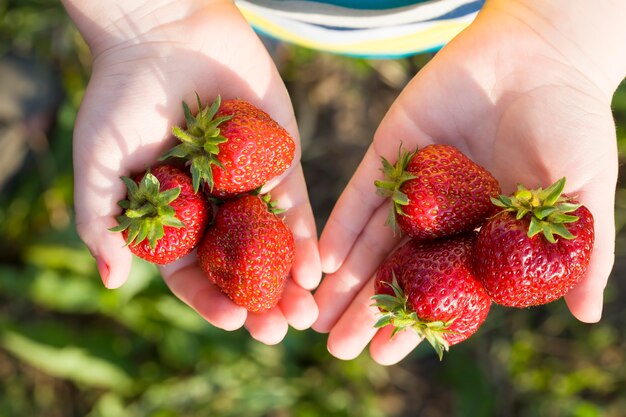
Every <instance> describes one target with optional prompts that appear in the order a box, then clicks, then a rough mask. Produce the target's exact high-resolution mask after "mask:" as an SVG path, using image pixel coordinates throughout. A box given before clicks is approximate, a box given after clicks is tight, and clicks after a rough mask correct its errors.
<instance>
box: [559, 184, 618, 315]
mask: <svg viewBox="0 0 626 417" xmlns="http://www.w3.org/2000/svg"><path fill="white" fill-rule="evenodd" d="M611 177H612V176H607V177H605V176H603V178H604V180H602V181H597V182H596V183H595V184H593V185H591V186H589V187H588V189H589V191H585V192H583V193H581V194H580V196H579V197H580V200H581V202H583V204H585V205H586V206H587V208H588V209H589V210H590V211H591V213H592V214H593V217H594V229H595V239H594V245H593V250H592V253H591V261H590V263H589V267H588V269H587V272H586V273H585V276H584V277H583V279H582V280H581V282H579V283H578V285H576V287H574V288H573V289H572V290H571V291H569V293H568V294H566V296H565V301H566V302H567V306H568V307H569V309H570V311H571V312H572V314H573V315H574V317H576V318H577V319H578V320H580V321H582V322H585V323H595V322H597V321H599V320H600V318H601V316H602V306H603V297H604V289H605V287H606V283H607V280H608V278H609V275H610V274H611V270H612V268H613V263H614V261H615V223H614V221H613V218H614V208H613V207H614V196H615V188H614V184H615V182H612V181H610V180H609V179H610V178H611Z"/></svg>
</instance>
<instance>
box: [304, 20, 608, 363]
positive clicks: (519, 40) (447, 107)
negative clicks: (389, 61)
mask: <svg viewBox="0 0 626 417" xmlns="http://www.w3.org/2000/svg"><path fill="white" fill-rule="evenodd" d="M498 25H503V26H502V27H498ZM494 33H495V34H500V33H504V34H506V36H494V35H493V34H494ZM610 100H611V93H605V92H604V91H603V90H602V89H601V88H600V87H599V86H598V85H597V84H596V83H594V82H593V81H592V80H591V79H590V78H589V77H587V76H585V75H584V72H583V71H580V69H579V68H576V66H574V65H573V64H572V62H571V61H570V60H568V58H567V57H565V56H563V55H561V54H560V53H559V52H558V51H557V50H556V49H553V48H552V47H551V46H550V45H548V44H547V43H546V42H545V41H544V40H543V39H542V38H541V37H539V36H538V35H537V34H536V33H534V32H533V31H531V30H529V28H528V27H526V26H525V25H524V24H522V23H521V22H519V21H507V19H503V18H502V17H501V16H499V17H498V19H492V18H491V16H489V15H482V16H479V18H478V19H477V21H475V22H474V24H472V26H471V27H470V28H468V29H467V30H466V31H465V32H463V33H462V34H460V35H459V36H458V37H457V38H455V40H453V41H452V42H451V43H450V44H449V45H447V46H446V47H445V48H444V49H443V50H442V51H441V52H440V53H439V54H437V55H436V56H435V57H434V58H433V60H432V61H431V62H430V63H429V64H428V65H427V66H426V67H425V68H424V69H423V70H422V71H420V73H418V74H417V75H416V76H415V77H414V79H413V80H412V81H411V82H410V83H409V85H407V86H406V88H405V89H404V91H403V92H402V94H401V95H400V96H399V97H398V99H397V100H396V102H395V103H394V104H393V106H392V107H391V109H390V110H389V112H388V113H387V115H386V116H385V118H384V120H383V121H382V123H381V125H380V127H379V129H378V130H377V132H376V134H375V136H374V140H373V142H372V145H371V146H370V148H369V149H368V151H367V153H366V155H365V157H364V159H363V161H362V163H361V164H360V166H359V167H358V169H357V171H356V173H355V174H354V176H353V177H352V179H351V180H350V182H349V184H348V186H347V187H346V190H345V191H344V193H343V194H342V195H341V197H340V199H339V201H338V202H337V205H336V207H335V209H334V210H333V213H332V214H331V216H330V218H329V220H328V222H327V225H326V227H325V229H324V231H323V233H322V237H321V239H320V253H321V255H322V266H323V270H324V271H325V272H326V273H328V275H327V276H326V277H325V279H324V281H323V282H322V284H321V286H320V288H319V289H318V291H317V292H316V294H315V298H316V301H317V302H318V305H319V308H320V317H319V319H318V321H317V322H316V323H315V324H314V326H313V328H314V329H316V330H318V331H322V332H330V335H329V340H328V347H329V350H330V351H331V352H332V353H333V354H334V355H336V356H337V357H340V358H346V359H348V358H352V357H355V356H356V355H358V354H359V353H360V352H361V351H362V350H363V349H364V348H365V347H366V346H367V344H368V343H369V342H370V341H371V345H370V353H371V355H372V357H373V358H374V359H375V360H377V361H378V362H380V363H383V364H390V363H394V362H396V361H398V360H400V359H402V358H403V357H404V356H405V355H406V354H408V353H409V352H410V351H411V350H412V349H413V348H414V347H415V345H416V344H417V343H419V340H418V338H417V336H416V335H415V334H412V332H401V333H399V334H397V335H396V336H394V338H390V334H391V332H390V329H388V328H383V329H381V330H379V331H377V330H376V329H374V327H373V324H374V322H375V321H376V313H377V309H376V308H374V307H372V306H371V301H370V300H369V298H370V297H371V296H372V295H373V292H374V287H373V279H372V277H373V274H374V273H375V270H376V268H377V266H378V264H379V263H380V262H381V261H382V260H383V259H384V258H385V257H386V256H387V255H388V254H389V252H390V251H391V250H392V249H393V247H394V246H395V245H396V244H397V243H398V240H399V237H398V236H394V235H393V233H392V232H391V230H390V229H389V227H387V226H386V225H385V218H386V216H387V215H388V212H389V210H390V208H389V202H387V201H385V200H383V199H382V198H381V197H379V196H377V195H376V191H375V187H374V181H375V180H377V179H381V177H382V173H381V171H380V168H381V163H380V158H381V157H385V158H387V159H389V160H394V159H395V157H396V156H397V152H398V147H399V146H400V143H402V144H403V146H404V147H405V148H407V149H413V148H415V147H423V146H425V145H427V144H429V143H447V144H451V145H454V146H456V147H458V148H459V149H460V150H461V151H462V152H464V153H465V154H466V155H468V156H469V157H470V158H471V159H473V160H474V161H476V162H477V163H479V164H481V165H482V166H484V167H485V168H487V169H488V170H490V171H491V172H492V173H493V174H494V176H495V177H496V178H497V179H498V180H499V181H500V183H501V186H502V188H503V191H504V192H505V193H509V192H511V191H512V190H514V189H515V186H516V185H517V184H518V183H523V184H525V185H527V186H528V187H533V188H534V187H536V186H547V185H549V184H551V183H552V182H554V181H555V180H557V179H558V178H560V177H563V176H565V177H567V185H566V192H567V193H568V194H573V195H577V196H578V198H579V199H580V200H581V202H582V203H584V204H585V205H587V207H588V208H589V209H590V210H591V212H592V213H593V215H594V217H595V220H596V225H595V228H596V243H595V247H594V253H593V255H592V263H591V265H590V268H589V270H588V273H587V274H586V277H585V278H584V279H583V281H582V282H581V283H580V284H579V285H578V286H577V287H576V288H574V289H573V290H572V291H571V292H570V293H569V294H568V295H567V296H566V301H567V303H568V306H569V308H570V310H571V312H572V313H573V314H574V315H575V316H576V317H577V318H579V319H580V320H582V321H589V322H593V321H597V320H598V319H599V317H600V314H601V309H602V291H603V289H604V286H605V284H606V280H607V277H608V275H609V273H610V270H611V267H612V264H613V246H614V225H613V199H614V193H615V184H616V177H617V150H616V141H615V127H614V125H613V120H612V116H611V111H610Z"/></svg>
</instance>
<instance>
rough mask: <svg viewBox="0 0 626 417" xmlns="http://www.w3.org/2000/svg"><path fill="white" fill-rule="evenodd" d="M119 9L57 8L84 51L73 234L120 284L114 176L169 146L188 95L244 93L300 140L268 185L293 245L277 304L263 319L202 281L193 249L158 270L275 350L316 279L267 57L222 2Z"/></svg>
mask: <svg viewBox="0 0 626 417" xmlns="http://www.w3.org/2000/svg"><path fill="white" fill-rule="evenodd" d="M119 3H120V4H118V5H111V4H110V3H101V2H84V1H82V2H78V1H76V2H72V1H70V0H66V1H65V6H66V8H67V9H68V12H69V13H70V15H71V16H72V18H73V20H74V21H75V22H76V24H77V26H78V27H79V29H80V30H81V32H82V34H83V35H84V37H85V39H86V40H87V42H88V43H89V46H90V48H91V50H92V53H93V73H92V77H91V80H90V82H89V86H88V89H87V91H86V93H85V97H84V101H83V103H82V105H81V108H80V112H79V115H78V119H77V121H76V126H75V132H74V165H75V166H74V168H75V203H76V218H77V227H78V231H79V234H80V236H81V238H82V239H83V240H84V242H85V243H86V244H87V246H88V247H89V249H90V250H91V252H92V254H93V255H94V256H95V257H96V259H97V262H98V267H99V270H100V272H101V275H102V278H103V281H104V283H105V285H106V286H107V287H109V288H116V287H119V286H121V285H122V284H123V283H124V282H125V281H126V279H127V277H128V274H129V271H130V266H131V260H132V256H131V253H130V251H129V250H128V249H127V248H125V247H124V243H125V242H124V240H123V238H122V236H121V234H120V233H112V232H110V231H108V230H107V229H108V228H110V227H112V226H114V225H116V220H115V216H116V215H118V214H119V211H120V209H119V207H118V206H117V204H116V203H117V201H118V200H120V199H123V198H124V197H125V192H126V190H125V186H124V184H123V182H122V181H121V180H120V176H122V175H126V176H128V175H131V174H135V173H138V172H140V171H142V170H144V169H145V168H147V167H149V166H150V165H152V164H154V163H155V162H156V161H157V159H158V158H159V156H161V155H162V154H163V153H164V151H166V150H167V149H169V148H170V147H171V146H173V144H174V143H175V140H174V139H173V138H172V136H171V134H170V129H171V127H172V126H173V125H174V124H178V125H181V124H184V117H183V114H182V106H181V103H182V101H183V100H184V101H186V102H187V103H195V95H194V93H195V92H198V94H199V95H200V97H201V98H202V100H203V101H204V102H207V101H212V100H213V99H214V98H215V97H216V95H218V94H220V95H221V96H222V98H235V97H241V98H244V99H246V100H248V101H250V102H252V103H254V104H256V105H257V106H259V107H260V108H262V109H264V110H265V111H266V112H267V113H269V114H270V115H271V116H272V117H273V118H274V119H276V120H277V121H278V122H279V123H280V124H281V125H283V126H284V127H285V128H286V129H287V130H288V131H289V132H290V133H291V134H292V135H293V137H294V138H295V139H296V143H297V144H298V145H297V150H296V160H295V161H294V164H293V166H292V167H291V169H290V170H289V171H288V172H287V173H285V174H284V175H283V176H282V177H281V178H279V179H277V180H274V181H272V183H271V184H268V185H267V186H266V189H267V190H269V189H272V197H273V199H274V200H277V201H278V202H279V206H280V207H282V208H285V209H287V212H286V220H287V223H288V225H289V227H290V228H291V230H292V231H293V233H294V237H295V240H296V258H295V262H294V265H293V269H292V274H291V275H292V276H291V278H292V279H290V281H289V282H288V285H287V288H286V290H285V295H284V297H283V301H282V302H281V303H280V304H279V306H278V307H277V308H275V309H273V310H272V311H270V312H268V313H265V314H262V315H256V314H248V313H247V312H246V311H245V310H244V309H243V308H242V307H239V306H236V305H235V304H234V303H233V302H231V301H230V300H229V299H228V298H227V297H226V296H224V295H223V294H222V293H221V292H220V291H219V290H218V289H217V287H215V286H214V285H213V284H211V283H210V282H209V280H208V278H206V277H205V276H204V274H203V273H202V272H201V270H200V269H199V268H198V266H197V265H196V255H195V252H193V253H192V254H191V255H188V256H187V257H185V258H183V259H181V260H179V261H177V262H175V263H173V264H170V265H167V266H165V267H162V268H160V271H161V273H162V275H163V277H164V279H165V281H166V283H167V285H168V286H169V287H170V289H171V290H172V292H173V293H174V294H175V295H176V296H178V297H179V298H180V299H181V300H182V301H184V302H185V303H187V304H188V305H189V306H191V307H192V308H193V309H195V310H196V311H197V312H198V313H199V314H200V315H202V316H203V317H204V318H205V319H206V320H208V321H209V322H210V323H212V324H213V325H215V326H217V327H220V328H223V329H229V330H232V329H237V328H239V327H241V326H243V325H245V326H246V327H247V329H248V330H249V331H250V334H251V335H252V336H253V337H254V338H256V339H258V340H260V341H262V342H264V343H268V344H271V343H277V342H279V341H280V340H281V339H282V338H283V337H284V335H285V333H286V331H287V328H288V324H290V325H292V326H293V327H296V328H306V327H309V326H310V325H311V323H313V322H314V321H315V319H316V317H317V307H316V305H315V302H314V300H313V296H312V295H311V293H310V290H311V289H312V288H314V287H315V286H316V285H317V283H318V281H319V278H320V276H321V271H320V264H319V255H318V251H317V239H316V231H315V224H314V220H313V216H312V212H311V208H310V204H309V201H308V196H307V192H306V187H305V183H304V179H303V175H302V169H301V166H300V162H299V158H300V149H299V141H298V139H297V138H298V136H297V134H298V132H297V127H296V122H295V119H294V115H293V111H292V108H291V103H290V100H289V97H288V94H287V92H286V89H285V87H284V85H283V83H282V81H281V79H280V77H279V75H278V72H277V70H276V68H275V67H274V64H273V62H272V60H271V58H270V57H269V56H268V54H267V52H266V50H265V48H264V47H263V45H262V44H261V43H260V41H259V39H258V38H257V37H256V35H255V34H254V33H253V32H252V30H251V29H250V27H249V25H248V23H247V22H246V21H245V20H244V19H243V18H242V17H241V15H240V14H239V13H238V11H237V9H236V8H235V6H234V5H233V4H232V3H231V2H213V3H211V2H209V1H200V2H196V1H171V2H162V4H159V5H158V7H157V5H155V4H154V3H153V2H143V1H134V2H132V1H124V2H119ZM144 3H145V4H144ZM105 4H106V6H105ZM100 9H102V10H100ZM90 16H91V18H90ZM94 16H97V18H94ZM192 110H193V109H192Z"/></svg>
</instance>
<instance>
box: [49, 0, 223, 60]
mask: <svg viewBox="0 0 626 417" xmlns="http://www.w3.org/2000/svg"><path fill="white" fill-rule="evenodd" d="M61 2H62V3H63V5H64V7H65V9H66V10H67V12H68V14H69V16H70V18H71V19H72V21H73V22H74V24H75V25H76V27H77V28H78V30H79V32H80V33H81V35H82V36H83V38H84V39H85V41H86V42H87V44H88V45H89V48H90V50H91V52H92V54H93V55H94V56H97V55H98V54H99V53H101V52H102V51H105V50H108V49H111V48H113V47H115V46H118V45H121V44H124V43H126V42H139V41H141V40H142V38H144V37H145V36H146V35H147V34H149V33H150V32H151V31H153V30H154V29H156V28H159V27H167V25H168V24H171V23H175V22H180V21H181V20H184V19H189V18H192V17H193V16H195V15H199V14H201V13H203V11H205V10H207V9H209V8H213V7H215V6H219V5H225V6H227V7H231V8H235V6H234V3H233V2H232V0H123V1H114V2H102V1H97V0H61Z"/></svg>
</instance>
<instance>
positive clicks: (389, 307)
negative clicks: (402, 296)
mask: <svg viewBox="0 0 626 417" xmlns="http://www.w3.org/2000/svg"><path fill="white" fill-rule="evenodd" d="M370 299H371V300H372V301H374V304H373V305H374V306H376V307H378V308H380V309H382V310H384V311H393V310H395V309H397V308H399V307H400V308H401V307H402V305H403V304H402V302H401V301H399V300H398V298H397V297H394V296H392V295H389V294H376V295H374V296H372V297H371V298H370Z"/></svg>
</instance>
